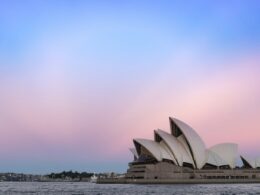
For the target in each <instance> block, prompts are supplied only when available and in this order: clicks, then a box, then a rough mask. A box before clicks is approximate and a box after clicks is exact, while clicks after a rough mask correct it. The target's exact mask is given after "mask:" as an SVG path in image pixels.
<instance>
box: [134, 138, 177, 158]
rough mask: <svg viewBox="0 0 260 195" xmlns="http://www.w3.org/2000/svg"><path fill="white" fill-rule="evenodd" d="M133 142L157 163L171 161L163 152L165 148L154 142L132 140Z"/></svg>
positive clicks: (169, 156) (168, 155)
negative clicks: (148, 153) (144, 149)
mask: <svg viewBox="0 0 260 195" xmlns="http://www.w3.org/2000/svg"><path fill="white" fill-rule="evenodd" d="M134 142H137V143H138V144H140V145H141V146H143V147H144V148H146V149H147V150H148V151H149V152H150V153H151V154H152V155H153V156H154V158H155V159H156V160H158V161H162V160H163V159H168V160H173V159H172V157H171V155H170V154H169V153H168V152H167V151H166V150H165V148H164V147H163V146H161V145H160V144H159V143H157V142H155V141H152V140H148V139H134ZM138 155H140V154H138Z"/></svg>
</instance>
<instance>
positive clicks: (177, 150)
mask: <svg viewBox="0 0 260 195" xmlns="http://www.w3.org/2000/svg"><path fill="white" fill-rule="evenodd" d="M155 133H157V134H158V135H159V136H160V137H161V138H162V140H163V141H164V142H165V144H166V145H167V146H168V148H169V149H170V151H171V153H172V154H173V155H174V158H175V159H176V161H177V163H176V164H178V165H180V166H182V165H183V162H186V163H190V164H192V165H194V163H193V160H192V158H191V157H190V155H189V154H188V152H187V151H186V150H185V148H184V146H183V145H182V144H181V143H180V141H179V140H178V139H177V138H176V137H174V136H173V135H171V134H169V133H167V132H165V131H162V130H160V129H158V130H155Z"/></svg>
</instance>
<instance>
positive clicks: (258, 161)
mask: <svg viewBox="0 0 260 195" xmlns="http://www.w3.org/2000/svg"><path fill="white" fill-rule="evenodd" d="M255 167H256V168H258V167H260V157H257V158H256V159H255Z"/></svg>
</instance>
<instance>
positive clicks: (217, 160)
mask: <svg viewBox="0 0 260 195" xmlns="http://www.w3.org/2000/svg"><path fill="white" fill-rule="evenodd" d="M206 159H207V160H206V162H205V164H206V163H208V164H211V165H214V166H217V167H219V166H223V165H228V163H227V162H226V161H225V160H224V159H222V158H221V157H220V156H219V155H218V154H216V153H215V152H213V151H211V150H206Z"/></svg>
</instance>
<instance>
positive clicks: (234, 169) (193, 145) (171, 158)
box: [126, 118, 260, 181]
mask: <svg viewBox="0 0 260 195" xmlns="http://www.w3.org/2000/svg"><path fill="white" fill-rule="evenodd" d="M169 120H170V129H171V132H170V133H167V132H165V131H163V130H160V129H157V130H154V140H147V139H134V140H133V143H134V148H131V149H130V150H131V152H132V153H133V156H134V160H133V161H132V162H130V163H129V168H128V170H127V173H126V179H132V180H133V179H134V180H138V179H140V180H141V179H144V180H160V179H161V180H163V179H171V180H192V179H194V180H197V181H199V180H208V181H209V180H215V181H217V180H222V181H232V180H240V181H247V180H250V179H251V180H255V181H256V180H259V181H260V158H257V159H255V160H252V159H248V158H246V157H244V156H239V155H238V145H237V144H235V143H221V144H217V145H215V146H212V147H210V148H206V146H205V144H204V142H203V140H202V139H201V137H200V136H199V135H198V134H197V133H196V131H195V130H194V129H193V128H192V127H190V126H189V125H187V124H186V123H184V122H182V121H180V120H178V119H176V118H169ZM238 158H241V160H242V163H243V165H241V166H237V162H238Z"/></svg>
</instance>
